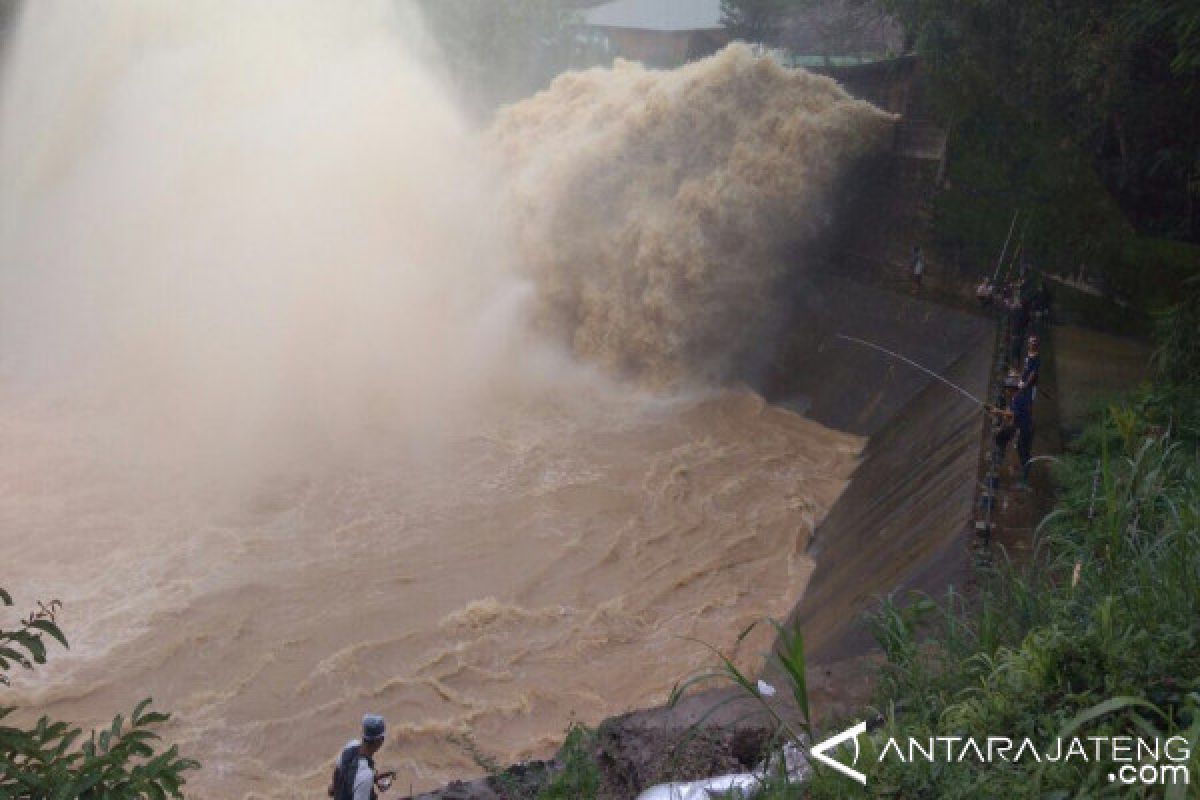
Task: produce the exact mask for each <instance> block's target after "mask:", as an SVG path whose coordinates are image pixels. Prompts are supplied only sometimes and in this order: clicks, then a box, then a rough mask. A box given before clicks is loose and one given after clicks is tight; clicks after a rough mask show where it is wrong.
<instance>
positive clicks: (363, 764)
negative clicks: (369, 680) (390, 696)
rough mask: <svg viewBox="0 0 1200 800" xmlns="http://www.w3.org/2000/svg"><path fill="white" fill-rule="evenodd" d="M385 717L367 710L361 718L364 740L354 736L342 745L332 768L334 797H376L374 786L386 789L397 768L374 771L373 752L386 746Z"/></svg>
mask: <svg viewBox="0 0 1200 800" xmlns="http://www.w3.org/2000/svg"><path fill="white" fill-rule="evenodd" d="M385 727H386V726H385V725H384V722H383V717H381V716H379V715H378V714H367V715H366V716H364V717H363V720H362V740H361V741H359V740H358V739H352V740H351V741H349V742H348V743H347V744H346V746H345V747H343V748H342V752H341V754H339V755H338V760H337V765H336V766H334V768H333V782H332V783H331V784H330V786H329V796H330V797H332V798H333V800H375V798H376V793H375V789H376V788H378V789H379V791H381V792H383V791H387V789H388V788H389V787H390V786H391V785H392V780H393V779H394V778H395V777H396V773H394V772H384V773H380V774H378V775H377V774H376V773H375V760H374V756H375V754H376V753H378V752H379V748H381V747H383V738H384V732H385Z"/></svg>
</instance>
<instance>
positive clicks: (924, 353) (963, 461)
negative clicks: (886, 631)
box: [773, 277, 994, 663]
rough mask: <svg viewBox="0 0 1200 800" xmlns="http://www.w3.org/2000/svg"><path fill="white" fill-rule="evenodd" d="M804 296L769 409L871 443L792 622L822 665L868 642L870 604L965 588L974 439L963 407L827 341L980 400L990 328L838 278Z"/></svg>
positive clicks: (818, 539)
mask: <svg viewBox="0 0 1200 800" xmlns="http://www.w3.org/2000/svg"><path fill="white" fill-rule="evenodd" d="M799 296H800V298H801V300H800V301H799V302H800V303H801V304H802V306H803V307H802V308H801V309H800V310H799V313H798V317H799V318H800V319H801V320H803V322H802V323H801V325H800V327H798V328H797V330H796V334H795V336H794V338H793V343H792V348H793V349H792V351H791V354H790V355H789V357H788V372H787V374H784V375H780V376H778V378H777V381H776V386H775V388H774V392H773V393H774V395H775V399H776V400H777V401H778V402H782V403H785V404H792V405H795V406H798V407H801V408H803V409H804V410H805V411H806V413H807V414H808V415H809V416H811V417H812V418H814V419H816V420H818V421H819V422H821V423H822V424H825V425H829V426H832V427H835V428H839V429H842V430H846V431H851V432H854V433H861V434H866V435H868V436H869V437H870V439H869V442H868V445H867V447H866V450H865V451H864V454H863V460H862V463H861V464H860V466H859V467H858V469H857V471H856V472H855V473H854V477H853V479H852V480H851V483H850V485H849V487H848V488H847V489H846V491H845V492H844V493H843V494H842V496H841V497H840V499H839V500H838V501H837V503H836V504H835V505H834V507H833V508H832V509H831V511H830V513H829V515H828V516H827V517H826V519H825V520H824V522H823V523H822V524H821V525H820V526H819V527H818V528H817V530H816V533H815V535H814V537H813V540H812V544H811V545H810V550H809V552H810V554H811V555H812V556H813V557H814V558H815V560H816V570H815V572H814V574H813V577H812V579H811V581H810V583H809V585H808V587H807V588H806V590H805V592H804V595H803V597H802V599H801V601H800V603H799V605H798V606H797V608H796V610H795V612H794V615H793V616H794V619H796V620H798V621H799V623H800V625H801V627H802V630H803V631H804V635H805V637H806V641H807V645H808V652H809V657H810V661H811V662H813V663H826V662H831V661H837V660H840V659H842V658H844V657H847V656H851V655H855V654H857V653H860V652H862V651H863V650H864V649H865V648H866V647H867V646H868V644H869V637H868V636H867V633H866V631H865V628H864V626H863V625H862V622H861V619H860V617H861V614H862V612H863V611H864V610H866V609H867V608H868V607H869V606H870V605H871V604H872V603H873V602H874V601H875V599H876V598H878V597H880V596H883V595H887V594H889V593H891V592H894V591H905V590H908V589H920V590H924V591H927V592H931V593H934V594H940V593H941V592H942V591H944V589H945V587H947V586H949V585H961V584H962V582H963V578H964V576H965V568H966V565H967V553H968V548H967V544H966V541H965V539H964V537H965V535H966V531H967V529H968V522H969V518H970V512H971V505H972V502H973V497H974V488H975V487H974V482H975V471H976V465H977V462H978V458H979V449H980V446H981V442H982V435H981V427H980V423H981V419H980V412H979V408H978V407H977V406H975V405H973V404H972V403H971V402H970V401H969V400H967V399H966V398H964V397H963V396H962V395H960V394H958V393H956V392H954V391H953V390H952V389H949V388H947V387H946V386H944V385H942V384H941V383H938V382H937V381H935V380H933V379H932V378H929V377H928V376H926V375H924V374H923V373H921V372H920V371H918V370H915V369H912V368H911V367H907V366H905V365H903V364H901V363H900V362H898V361H896V360H894V359H890V358H887V357H886V356H883V355H882V354H880V353H877V352H875V351H872V350H870V349H867V348H863V347H860V346H857V345H853V344H850V343H848V342H845V341H843V340H840V339H837V338H836V337H835V334H836V333H844V334H846V335H850V336H855V337H860V338H863V339H867V340H870V341H874V342H878V343H880V344H883V345H884V346H889V347H895V348H898V349H900V350H902V351H903V352H904V354H905V355H906V356H908V357H910V358H912V359H914V360H915V361H917V362H919V363H921V364H923V365H925V366H927V367H929V368H930V369H933V370H936V371H939V372H942V373H943V374H945V375H946V376H947V377H948V378H949V379H950V380H953V381H954V382H956V383H958V384H960V385H962V386H964V387H965V388H966V389H968V390H969V391H971V392H972V393H974V394H976V395H978V396H983V395H984V393H985V391H986V386H987V378H988V367H989V361H990V357H991V353H992V345H993V336H994V329H993V327H992V324H991V322H990V320H988V319H987V318H984V317H980V316H974V315H971V314H967V313H964V312H962V311H957V310H954V309H951V308H947V307H945V306H941V305H936V304H934V303H930V302H926V301H924V300H921V299H918V298H915V297H912V296H909V295H902V294H897V293H895V292H888V291H884V290H881V289H877V288H874V287H868V286H863V285H860V284H857V283H853V282H851V281H846V280H842V279H837V278H830V277H825V278H820V279H817V280H815V281H814V282H813V283H812V284H811V285H810V286H808V287H805V290H804V291H802V292H800V293H799Z"/></svg>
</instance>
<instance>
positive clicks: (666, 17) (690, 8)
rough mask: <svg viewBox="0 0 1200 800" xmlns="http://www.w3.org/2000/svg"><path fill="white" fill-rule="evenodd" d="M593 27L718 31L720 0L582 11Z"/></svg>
mask: <svg viewBox="0 0 1200 800" xmlns="http://www.w3.org/2000/svg"><path fill="white" fill-rule="evenodd" d="M583 18H584V21H585V22H587V24H588V25H591V26H592V27H595V28H635V29H638V30H647V31H711V30H718V29H720V28H722V27H723V26H722V25H721V0H613V2H611V3H605V4H604V5H602V6H596V7H595V8H593V9H590V10H588V11H585V12H584V14H583Z"/></svg>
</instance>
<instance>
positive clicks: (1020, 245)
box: [1004, 217, 1029, 282]
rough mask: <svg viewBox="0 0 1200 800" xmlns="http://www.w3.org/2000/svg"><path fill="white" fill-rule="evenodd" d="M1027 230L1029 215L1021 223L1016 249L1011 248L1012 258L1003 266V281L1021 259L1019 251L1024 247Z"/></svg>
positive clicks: (1006, 279)
mask: <svg viewBox="0 0 1200 800" xmlns="http://www.w3.org/2000/svg"><path fill="white" fill-rule="evenodd" d="M1027 230H1029V217H1026V218H1025V221H1024V222H1022V223H1021V235H1020V236H1019V237H1017V249H1016V250H1013V256H1012V260H1011V261H1009V262H1008V266H1007V267H1005V268H1004V281H1005V282H1007V281H1008V276H1009V273H1011V272H1012V268H1013V267H1015V266H1016V265H1017V264H1018V263H1020V260H1021V251H1022V250H1024V249H1025V231H1027Z"/></svg>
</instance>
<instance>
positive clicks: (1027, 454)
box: [837, 333, 1033, 489]
mask: <svg viewBox="0 0 1200 800" xmlns="http://www.w3.org/2000/svg"><path fill="white" fill-rule="evenodd" d="M837 338H839V339H842V340H844V341H847V342H853V343H854V344H858V345H862V346H863V347H868V348H870V349H872V350H875V351H876V352H879V353H883V354H884V355H886V356H889V357H891V358H894V359H896V360H898V361H902V362H903V363H905V364H907V365H909V366H910V367H912V368H913V369H916V370H919V371H921V372H923V373H925V374H926V375H928V376H929V377H931V378H933V379H934V380H936V381H938V382H939V383H941V384H943V385H945V386H947V387H949V388H950V389H953V390H954V391H956V392H958V393H959V394H960V395H962V396H963V397H965V398H966V399H968V400H970V401H972V402H973V403H974V404H976V405H977V406H978V407H980V408H982V409H984V410H985V411H986V412H987V413H989V414H991V415H992V416H994V417H995V418H996V419H997V420H998V421H999V423H1000V427H999V429H998V430H997V431H996V438H995V442H996V463H997V464H999V463H1001V462H1002V461H1003V460H1004V453H1005V450H1007V448H1008V445H1009V443H1010V442H1011V441H1012V440H1013V437H1014V436H1015V437H1016V439H1017V456H1018V458H1020V460H1021V480H1020V482H1019V483H1018V484H1017V488H1018V489H1028V488H1029V483H1028V479H1029V465H1030V460H1031V458H1032V456H1033V453H1032V449H1033V404H1032V401H1031V398H1030V394H1031V391H1030V388H1029V387H1022V386H1021V374H1020V373H1019V372H1017V371H1016V370H1013V371H1011V372H1009V373H1008V377H1007V378H1005V380H1004V405H1003V406H1002V407H1001V406H995V405H992V404H990V403H985V402H984V401H983V400H981V399H979V398H978V397H976V396H975V395H974V394H972V393H971V392H969V391H967V390H966V389H964V388H963V387H962V386H959V385H958V384H957V383H954V382H953V381H951V380H949V379H947V378H946V377H945V376H944V375H939V374H938V373H936V372H934V371H933V370H931V369H929V367H926V366H923V365H921V364H918V363H917V362H916V361H913V360H912V359H911V358H907V357H905V356H903V355H901V354H900V353H897V352H896V351H894V350H889V349H887V348H886V347H883V346H881V345H878V344H875V343H874V342H868V341H867V340H866V339H859V338H857V337H854V336H847V335H846V334H844V333H839V334H837Z"/></svg>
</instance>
